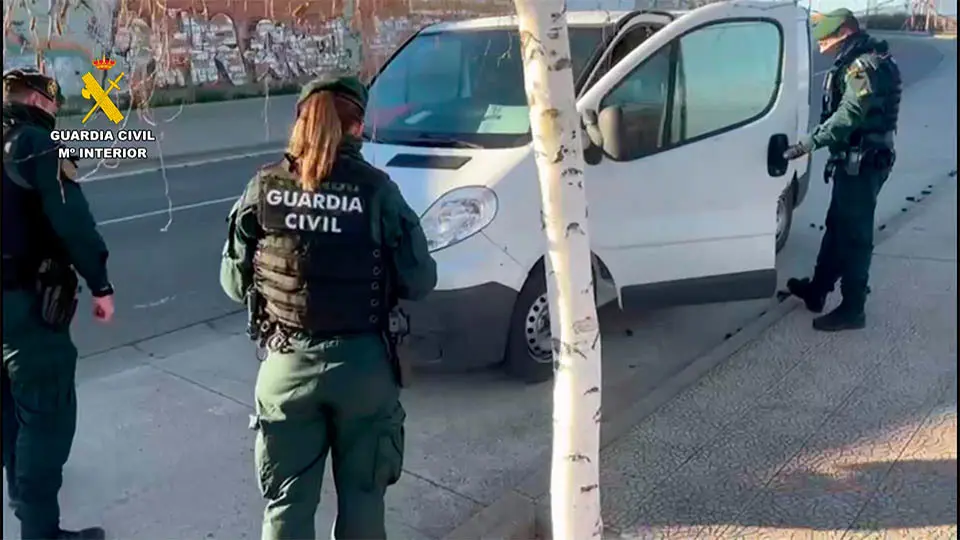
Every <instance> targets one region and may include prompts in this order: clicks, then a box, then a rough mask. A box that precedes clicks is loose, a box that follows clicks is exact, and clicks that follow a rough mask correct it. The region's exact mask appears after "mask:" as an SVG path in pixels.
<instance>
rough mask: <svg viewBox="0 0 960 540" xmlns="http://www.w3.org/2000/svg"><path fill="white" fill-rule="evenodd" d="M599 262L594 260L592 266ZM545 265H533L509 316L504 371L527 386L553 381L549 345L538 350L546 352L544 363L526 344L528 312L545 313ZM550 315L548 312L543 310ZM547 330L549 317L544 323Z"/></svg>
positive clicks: (595, 293) (540, 263)
mask: <svg viewBox="0 0 960 540" xmlns="http://www.w3.org/2000/svg"><path fill="white" fill-rule="evenodd" d="M597 262H598V259H596V258H595V257H594V259H593V263H597ZM544 268H545V267H544V262H543V260H541V261H540V262H538V263H537V264H535V265H534V266H533V270H531V271H530V274H529V275H528V276H527V281H526V282H524V284H523V288H522V289H520V294H519V295H517V301H516V302H515V303H514V305H513V314H512V315H511V316H510V329H509V330H508V335H507V350H506V351H505V352H504V362H503V368H504V371H506V372H507V375H509V376H510V377H512V378H514V379H517V380H520V381H523V382H525V383H527V384H539V383H542V382H547V381H549V380H550V379H552V378H553V350H552V347H551V345H552V342H551V345H544V346H543V347H541V349H546V353H547V356H546V358H547V360H546V361H543V360H540V361H538V360H537V359H536V358H534V356H533V355H532V354H531V351H530V343H528V340H529V338H528V333H529V332H528V330H529V323H532V322H534V321H529V320H528V316H529V315H530V314H531V312H536V313H543V312H544V311H543V310H548V307H547V302H546V298H547V274H546V271H545V269H544ZM593 282H594V289H593V297H594V300H596V297H597V289H596V284H597V267H596V264H595V265H594V269H593ZM535 304H539V306H540V308H539V309H534V308H535ZM546 313H547V315H549V311H546ZM546 324H547V330H548V331H549V328H550V326H549V324H550V320H549V318H548V319H547V321H546Z"/></svg>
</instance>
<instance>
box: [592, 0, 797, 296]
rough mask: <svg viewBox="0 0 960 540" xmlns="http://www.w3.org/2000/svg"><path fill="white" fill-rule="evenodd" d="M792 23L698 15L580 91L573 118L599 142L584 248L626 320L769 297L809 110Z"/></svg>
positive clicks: (734, 13) (787, 12)
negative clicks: (789, 155)
mask: <svg viewBox="0 0 960 540" xmlns="http://www.w3.org/2000/svg"><path fill="white" fill-rule="evenodd" d="M799 11H800V10H799V8H797V6H796V5H795V4H794V3H792V2H789V3H769V2H753V1H734V2H722V3H716V4H710V5H707V6H705V7H702V8H699V9H696V10H693V11H691V12H688V13H686V14H684V15H682V16H680V17H678V18H677V19H676V20H675V21H673V22H671V23H669V24H668V25H667V26H666V27H664V28H663V29H661V30H659V31H657V32H656V33H655V34H654V35H653V36H651V37H650V38H649V39H647V40H645V41H644V42H643V43H641V44H640V45H639V46H638V47H637V48H636V49H634V50H633V51H632V52H630V53H629V54H628V55H626V56H625V57H624V58H623V59H622V60H621V61H620V62H619V63H617V64H616V65H615V66H613V67H612V68H611V69H610V70H609V71H606V72H605V73H604V74H603V75H602V76H601V77H600V79H599V80H596V81H591V83H592V84H588V85H587V88H588V90H586V92H585V93H584V94H583V95H582V97H581V99H580V101H579V103H578V106H579V108H580V110H581V111H582V112H584V117H585V118H587V119H588V123H591V122H592V121H593V120H592V119H594V118H595V119H596V123H597V129H595V130H592V131H593V133H595V134H597V133H599V134H600V135H601V137H600V138H601V139H602V140H600V141H598V142H600V146H601V148H602V157H601V158H600V159H599V161H594V160H591V162H593V165H592V166H589V167H588V168H587V171H586V174H587V175H588V188H587V189H588V197H589V202H590V226H591V238H592V239H593V242H594V251H595V252H596V253H597V255H599V256H600V258H601V260H602V261H603V262H604V264H605V265H606V266H607V268H608V269H609V271H610V273H611V274H612V277H613V279H614V281H615V283H616V285H617V288H618V291H619V294H620V300H621V305H622V306H623V307H663V306H668V305H679V304H696V303H707V302H722V301H731V300H742V299H750V298H764V297H769V296H771V295H772V294H773V292H774V290H775V288H776V283H777V275H776V266H775V264H776V256H775V241H776V240H775V238H776V208H777V201H778V198H779V196H780V194H781V192H782V191H783V190H784V188H785V187H786V186H787V183H788V182H789V181H791V180H792V174H788V172H792V166H791V164H789V163H787V162H786V161H785V160H783V159H782V153H783V150H784V149H785V148H786V146H787V144H788V143H789V142H792V141H793V140H794V139H795V134H796V133H797V129H798V126H797V122H798V114H800V111H799V107H800V105H801V101H804V102H805V101H806V100H807V96H801V95H800V91H801V84H800V82H799V81H798V76H799V74H798V67H799V66H798V54H800V51H799V50H798V49H799V47H798V44H799V37H798V36H797V29H798V25H797V16H798V15H797V14H798V12H799ZM616 43H617V42H616V41H614V43H613V44H612V45H611V46H610V49H613V48H615V46H616ZM803 54H807V51H804V52H803Z"/></svg>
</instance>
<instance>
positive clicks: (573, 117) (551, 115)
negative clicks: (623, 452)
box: [515, 0, 603, 540]
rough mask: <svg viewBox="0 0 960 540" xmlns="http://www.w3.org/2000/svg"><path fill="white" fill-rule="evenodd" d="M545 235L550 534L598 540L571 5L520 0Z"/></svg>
mask: <svg viewBox="0 0 960 540" xmlns="http://www.w3.org/2000/svg"><path fill="white" fill-rule="evenodd" d="M515 3H516V6H517V14H518V16H519V22H520V43H521V50H522V54H523V66H524V67H523V71H524V81H525V84H524V86H525V89H526V93H527V101H528V103H529V104H530V124H531V130H532V134H533V149H534V154H535V156H536V161H537V168H538V170H539V176H540V193H541V196H542V204H543V213H542V217H543V227H544V230H545V231H546V240H547V242H546V248H547V249H546V255H547V256H546V265H545V267H546V272H547V291H548V298H549V301H550V315H551V317H550V322H551V332H552V335H553V357H554V366H555V379H554V390H553V458H552V474H551V482H550V502H551V507H552V510H551V513H552V534H553V538H555V539H557V540H590V539H598V538H600V537H601V536H602V533H603V523H602V520H601V516H600V486H599V467H600V464H599V453H600V388H601V385H600V371H601V368H600V331H599V325H598V323H597V307H596V301H595V299H594V294H593V287H594V284H593V275H592V274H593V273H592V271H591V268H592V264H591V253H590V239H589V235H588V232H587V201H586V192H585V191H584V161H583V152H582V142H581V130H580V120H579V115H578V113H577V110H576V97H575V95H574V86H573V71H572V68H571V62H570V40H569V36H568V32H567V18H566V2H565V1H564V0H515Z"/></svg>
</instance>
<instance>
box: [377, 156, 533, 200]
mask: <svg viewBox="0 0 960 540" xmlns="http://www.w3.org/2000/svg"><path fill="white" fill-rule="evenodd" d="M361 153H362V154H363V157H364V159H366V160H367V161H368V162H369V163H370V164H372V165H373V166H375V167H376V168H378V169H380V170H382V171H386V173H387V174H389V175H390V178H391V179H392V180H393V181H394V182H395V183H396V184H397V185H398V186H399V187H400V192H401V193H402V194H403V198H404V199H406V201H407V204H408V205H410V208H412V209H413V211H414V212H416V213H417V214H418V215H421V216H422V215H423V213H424V212H426V211H427V209H428V208H429V207H430V205H431V204H433V203H434V201H436V200H437V198H438V197H440V196H442V195H443V194H445V193H446V192H448V191H450V190H452V189H455V188H459V187H464V186H486V187H489V188H491V189H494V188H495V187H496V184H497V183H499V182H500V180H502V179H503V178H504V177H505V176H506V175H507V173H508V172H510V170H511V169H513V168H514V167H515V166H516V165H517V164H518V163H520V162H521V161H522V160H523V159H524V158H526V157H527V156H529V155H530V145H525V146H521V147H519V148H507V149H486V148H483V149H473V148H429V147H420V146H399V145H391V144H381V143H375V142H369V141H368V142H364V144H363V149H362V150H361Z"/></svg>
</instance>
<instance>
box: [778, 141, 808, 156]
mask: <svg viewBox="0 0 960 540" xmlns="http://www.w3.org/2000/svg"><path fill="white" fill-rule="evenodd" d="M811 146H812V145H811V143H810V142H809V141H808V140H801V141H800V142H798V143H797V144H794V145H793V146H790V147H789V148H787V150H786V151H785V152H784V153H783V158H784V159H786V160H787V161H790V160H794V159H797V158H799V157H803V156H805V155H807V154H809V153H810V151H811V150H812V148H811Z"/></svg>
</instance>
